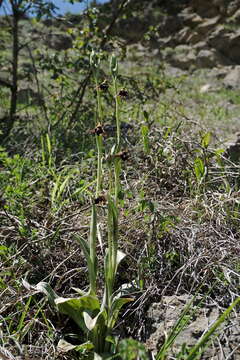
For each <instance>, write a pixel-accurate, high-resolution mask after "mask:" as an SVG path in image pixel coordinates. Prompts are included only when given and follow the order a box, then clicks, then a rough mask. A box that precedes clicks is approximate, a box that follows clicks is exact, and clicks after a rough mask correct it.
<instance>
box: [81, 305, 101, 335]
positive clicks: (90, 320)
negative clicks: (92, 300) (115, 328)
mask: <svg viewBox="0 0 240 360" xmlns="http://www.w3.org/2000/svg"><path fill="white" fill-rule="evenodd" d="M83 317H84V321H85V325H86V327H87V328H88V330H89V331H92V330H93V329H94V328H95V326H96V324H98V323H103V326H104V327H105V320H106V319H107V312H106V310H105V309H104V310H103V311H100V312H99V313H98V314H97V316H95V317H94V318H92V317H91V316H90V315H89V314H88V313H87V312H86V311H84V312H83ZM100 317H101V319H100ZM98 320H100V321H98ZM99 325H100V324H99Z"/></svg>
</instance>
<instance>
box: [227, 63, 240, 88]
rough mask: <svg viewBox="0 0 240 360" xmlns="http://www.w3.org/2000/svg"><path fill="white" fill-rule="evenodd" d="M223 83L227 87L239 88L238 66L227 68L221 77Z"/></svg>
mask: <svg viewBox="0 0 240 360" xmlns="http://www.w3.org/2000/svg"><path fill="white" fill-rule="evenodd" d="M223 84H224V85H225V86H226V88H228V89H234V90H239V89H240V66H239V65H238V66H235V67H234V68H233V69H231V70H229V73H228V74H227V75H226V76H225V78H224V79H223Z"/></svg>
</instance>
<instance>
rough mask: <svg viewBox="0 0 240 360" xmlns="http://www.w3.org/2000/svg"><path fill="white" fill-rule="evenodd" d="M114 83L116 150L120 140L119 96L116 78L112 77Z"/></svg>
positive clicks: (118, 147) (118, 148)
mask: <svg viewBox="0 0 240 360" xmlns="http://www.w3.org/2000/svg"><path fill="white" fill-rule="evenodd" d="M113 84H114V92H115V117H116V127H117V146H116V152H118V151H119V150H120V142H121V127H120V117H119V96H118V89H117V79H116V77H114V78H113Z"/></svg>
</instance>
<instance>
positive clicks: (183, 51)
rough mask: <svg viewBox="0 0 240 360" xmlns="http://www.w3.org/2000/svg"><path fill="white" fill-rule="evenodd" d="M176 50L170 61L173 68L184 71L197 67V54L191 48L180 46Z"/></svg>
mask: <svg viewBox="0 0 240 360" xmlns="http://www.w3.org/2000/svg"><path fill="white" fill-rule="evenodd" d="M174 50H175V51H174V53H173V55H172V57H171V59H169V60H170V62H171V64H172V65H173V66H176V67H179V68H180V69H182V70H189V69H190V67H191V66H194V65H195V61H196V53H195V50H194V49H192V47H191V46H188V45H179V46H176V47H175V49H174Z"/></svg>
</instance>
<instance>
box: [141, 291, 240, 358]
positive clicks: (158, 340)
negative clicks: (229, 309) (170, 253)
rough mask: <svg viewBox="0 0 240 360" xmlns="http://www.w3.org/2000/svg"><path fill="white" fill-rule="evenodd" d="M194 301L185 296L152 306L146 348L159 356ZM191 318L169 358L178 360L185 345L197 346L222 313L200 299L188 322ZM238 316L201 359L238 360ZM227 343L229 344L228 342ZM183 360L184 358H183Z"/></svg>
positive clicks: (165, 297)
mask: <svg viewBox="0 0 240 360" xmlns="http://www.w3.org/2000/svg"><path fill="white" fill-rule="evenodd" d="M191 301H192V297H191V296H189V295H187V294H185V295H180V296H175V295H173V296H164V297H163V299H162V301H161V302H160V303H153V304H152V305H151V306H150V308H149V310H148V313H147V321H148V324H149V336H148V339H147V341H146V347H147V348H148V349H149V350H150V351H153V353H156V352H157V351H158V350H159V349H160V348H161V345H162V344H163V342H164V340H165V338H166V335H167V334H168V335H169V334H170V332H171V329H173V326H174V325H175V324H176V323H177V321H179V319H180V316H181V314H182V313H183V311H184V310H185V309H186V306H187V305H188V304H189V303H190V302H191ZM189 313H190V314H191V315H190V319H191V320H190V321H189V324H188V325H187V326H186V327H185V328H184V329H183V330H182V331H180V333H179V335H178V336H177V338H176V339H175V341H174V344H173V346H172V347H171V349H170V352H169V355H170V354H171V356H169V358H174V359H175V358H176V355H177V354H178V353H179V351H180V350H181V348H182V345H183V344H186V345H187V347H190V348H191V347H192V346H194V345H195V344H196V343H197V341H198V340H199V339H200V337H201V336H202V335H203V334H204V333H205V332H206V331H207V330H208V329H209V328H210V327H211V325H212V324H213V323H214V322H215V321H216V320H217V319H218V318H219V316H220V315H221V313H222V311H221V310H220V309H218V308H217V307H216V305H215V304H208V305H206V304H205V305H204V304H201V303H200V299H198V298H196V299H195V300H194V301H193V303H192V305H191V306H190V309H189V311H188V313H186V314H185V319H186V318H187V316H189ZM239 319H240V317H239V313H235V316H233V317H232V318H230V319H229V322H228V323H225V324H224V325H223V326H224V328H223V326H221V329H219V332H218V333H217V335H218V336H216V337H215V338H214V342H212V344H209V346H208V348H207V350H206V352H205V353H204V354H203V355H202V356H201V359H202V360H203V359H204V360H207V359H208V360H210V359H211V360H217V359H220V358H221V359H223V358H225V357H222V355H223V354H230V353H232V355H233V357H232V358H233V359H238V358H239V356H240V352H239V350H240V349H239V346H238V345H239V331H240V326H239ZM226 340H227V341H226ZM181 358H183V357H181Z"/></svg>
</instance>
